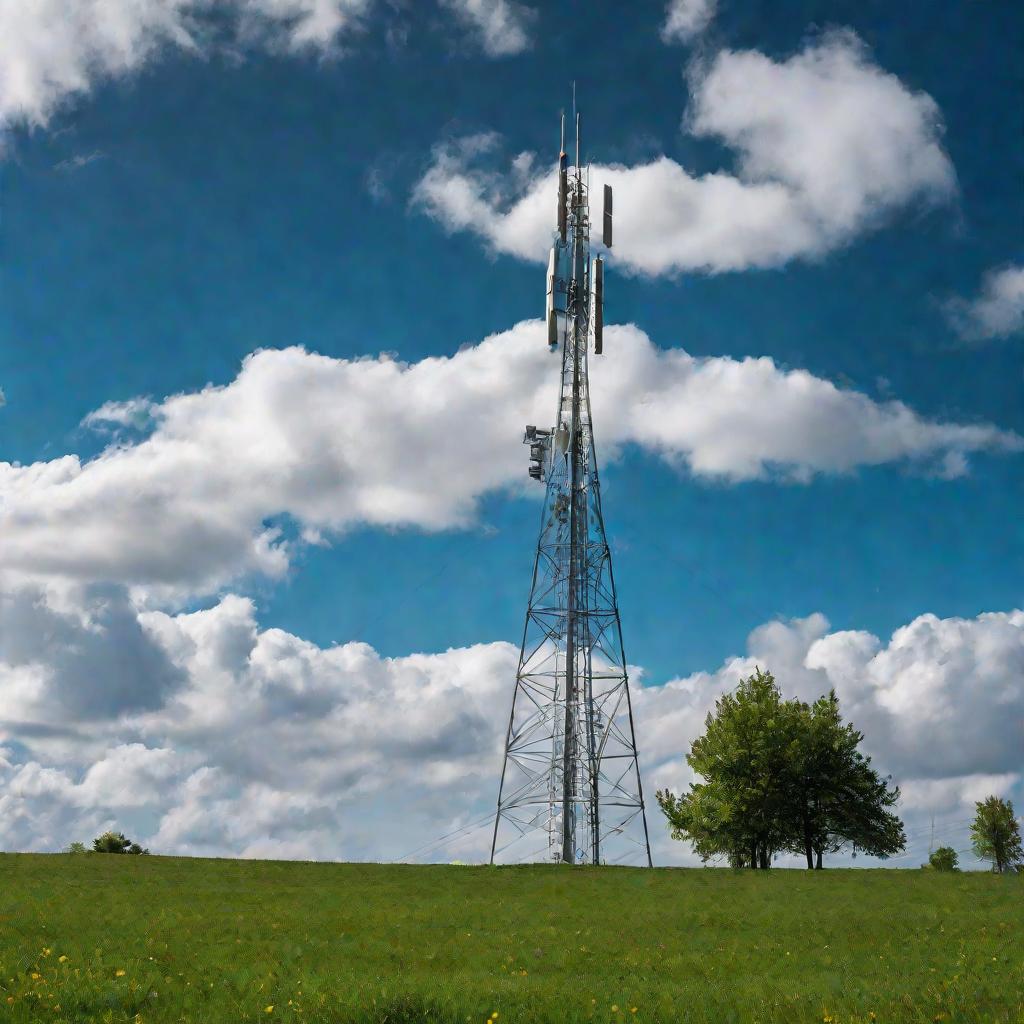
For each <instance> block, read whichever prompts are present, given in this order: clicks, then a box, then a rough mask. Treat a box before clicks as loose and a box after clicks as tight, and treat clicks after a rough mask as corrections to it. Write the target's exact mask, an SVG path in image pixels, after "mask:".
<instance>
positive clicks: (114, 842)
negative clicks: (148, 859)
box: [79, 832, 149, 854]
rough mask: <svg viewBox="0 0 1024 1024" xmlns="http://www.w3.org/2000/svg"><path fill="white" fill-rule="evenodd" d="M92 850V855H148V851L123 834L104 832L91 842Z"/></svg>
mask: <svg viewBox="0 0 1024 1024" xmlns="http://www.w3.org/2000/svg"><path fill="white" fill-rule="evenodd" d="M79 845H81V844H79ZM92 849H93V852H94V853H133V854H140V853H149V850H144V849H143V848H142V847H141V846H139V844H138V843H133V842H132V841H131V840H130V839H129V838H128V837H127V836H126V835H125V834H124V833H123V832H104V833H103V835H101V836H97V837H96V838H95V839H94V840H93V841H92Z"/></svg>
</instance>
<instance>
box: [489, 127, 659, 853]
mask: <svg viewBox="0 0 1024 1024" xmlns="http://www.w3.org/2000/svg"><path fill="white" fill-rule="evenodd" d="M564 134H565V133H564V119H563V133H562V135H563V144H562V151H561V153H560V156H559V189H558V236H557V238H556V240H555V244H554V245H553V247H552V250H551V257H550V260H549V264H548V296H547V318H546V319H547V329H548V343H549V345H550V346H551V347H552V349H553V350H558V349H560V350H561V357H562V358H561V386H560V394H559V399H558V410H557V415H556V419H555V426H554V427H553V428H551V429H550V430H548V429H538V428H537V427H534V426H529V427H527V428H526V436H525V437H524V439H523V440H524V443H525V444H528V445H529V446H530V455H531V465H530V475H531V476H532V477H534V478H535V479H538V480H541V481H544V482H545V483H546V492H545V499H544V506H543V510H542V514H541V527H540V538H539V541H538V544H537V553H536V559H535V562H534V571H533V585H532V588H531V591H530V601H529V606H528V608H527V612H526V625H525V628H524V631H523V642H522V648H521V651H520V656H519V667H518V671H517V673H516V684H515V691H514V694H513V700H512V711H511V715H510V716H509V724H508V733H507V735H506V741H505V760H504V765H503V768H502V774H501V783H500V786H499V791H498V808H497V815H496V818H495V823H494V835H493V839H492V843H491V863H495V862H498V861H502V860H504V861H517V862H518V861H529V860H547V861H555V862H560V863H568V864H612V863H640V864H646V865H647V866H650V865H651V852H650V842H649V839H648V835H647V819H646V815H645V812H644V800H643V790H642V786H641V781H640V767H639V762H638V759H637V752H636V739H635V733H634V729H633V712H632V706H631V704H630V696H629V679H628V674H627V670H626V657H625V653H624V651H623V646H622V629H621V625H620V622H619V609H618V604H617V602H616V597H615V580H614V577H613V575H612V562H611V553H610V551H609V549H608V541H607V537H606V534H605V527H604V519H603V516H602V512H601V492H600V487H599V483H598V472H597V454H596V450H595V447H594V432H593V423H592V416H591V409H590V388H589V381H588V367H587V356H588V348H589V342H590V339H591V338H593V339H594V346H595V351H596V352H598V353H600V352H601V351H602V344H603V298H604V295H603V289H604V271H603V261H602V259H601V257H599V256H598V257H596V258H595V259H593V260H592V259H591V254H590V212H589V196H588V191H589V188H588V185H589V182H588V178H589V174H587V173H586V172H585V171H584V170H583V169H582V168H581V165H580V155H579V154H580V140H579V117H578V115H577V118H576V164H575V167H574V168H573V169H572V172H571V173H570V171H569V169H568V168H567V165H566V153H565V144H564ZM604 201H605V208H604V223H603V241H604V244H605V246H606V247H610V246H611V240H612V238H611V235H612V230H611V227H612V200H611V189H610V188H609V187H608V186H605V189H604ZM538 845H539V848H536V847H538Z"/></svg>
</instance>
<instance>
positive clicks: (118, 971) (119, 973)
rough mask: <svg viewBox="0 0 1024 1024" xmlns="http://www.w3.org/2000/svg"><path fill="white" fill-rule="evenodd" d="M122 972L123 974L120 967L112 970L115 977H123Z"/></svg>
mask: <svg viewBox="0 0 1024 1024" xmlns="http://www.w3.org/2000/svg"><path fill="white" fill-rule="evenodd" d="M124 974H125V972H124V971H123V970H122V969H121V968H120V967H118V969H117V970H116V971H114V977H115V978H123V977H124Z"/></svg>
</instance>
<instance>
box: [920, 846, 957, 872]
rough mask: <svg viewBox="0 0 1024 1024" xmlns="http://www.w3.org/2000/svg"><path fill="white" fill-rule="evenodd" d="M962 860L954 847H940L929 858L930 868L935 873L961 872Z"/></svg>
mask: <svg viewBox="0 0 1024 1024" xmlns="http://www.w3.org/2000/svg"><path fill="white" fill-rule="evenodd" d="M959 862H960V858H959V857H958V856H957V852H956V850H954V849H953V847H952V846H940V847H939V848H938V849H937V850H936V851H935V852H934V853H932V854H930V855H929V857H928V867H930V868H931V869H932V870H933V871H959V870H960V868H959V867H958V864H959Z"/></svg>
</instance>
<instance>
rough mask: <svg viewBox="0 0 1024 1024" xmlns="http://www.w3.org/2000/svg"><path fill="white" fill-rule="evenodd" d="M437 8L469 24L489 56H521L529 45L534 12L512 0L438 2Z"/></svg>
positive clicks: (450, 0) (445, 0) (449, 0)
mask: <svg viewBox="0 0 1024 1024" xmlns="http://www.w3.org/2000/svg"><path fill="white" fill-rule="evenodd" d="M440 3H441V6H442V7H443V8H446V9H447V10H449V11H451V12H452V13H453V14H455V15H456V17H458V18H459V19H460V20H462V21H463V22H464V23H466V24H467V25H469V26H470V27H471V28H472V29H473V30H474V31H475V32H476V33H477V35H478V36H479V37H480V42H481V45H482V46H483V50H484V52H485V53H486V54H488V55H489V56H491V57H506V56H510V55H512V54H516V53H522V52H523V51H524V50H526V49H528V48H529V46H530V34H529V27H530V23H531V22H532V21H533V19H534V16H535V15H536V12H535V11H534V10H533V9H532V8H529V7H524V6H523V5H522V4H518V3H515V2H513V0H440Z"/></svg>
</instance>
